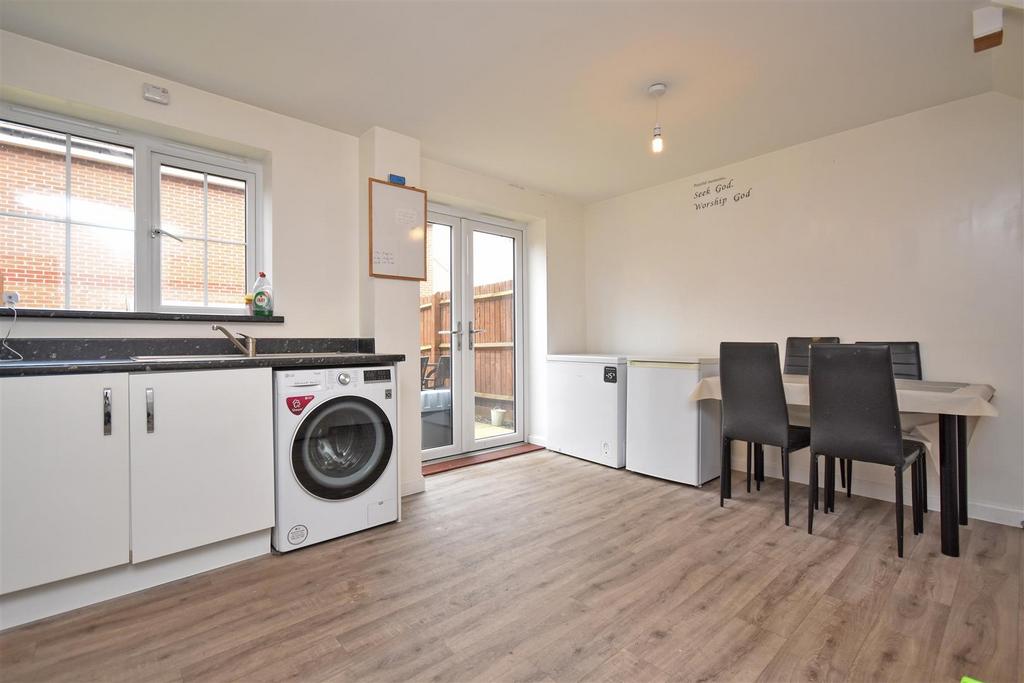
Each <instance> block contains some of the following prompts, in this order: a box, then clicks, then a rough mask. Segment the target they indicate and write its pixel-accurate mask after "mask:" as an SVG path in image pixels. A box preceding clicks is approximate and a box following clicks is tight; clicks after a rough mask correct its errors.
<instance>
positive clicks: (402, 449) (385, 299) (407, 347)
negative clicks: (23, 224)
mask: <svg viewBox="0 0 1024 683" xmlns="http://www.w3.org/2000/svg"><path fill="white" fill-rule="evenodd" d="M359 152H360V154H359V157H360V159H359V186H360V187H361V188H363V191H361V192H360V193H359V214H360V221H359V222H360V225H364V226H369V213H370V211H369V192H368V191H367V185H368V182H369V178H387V177H388V174H389V173H397V174H398V175H401V176H404V177H405V179H406V181H407V182H408V183H409V185H411V186H414V187H419V186H420V185H421V184H422V183H421V181H420V141H419V140H416V139H415V138H410V137H408V136H407V135H401V134H400V133H396V132H394V131H390V130H386V129H384V128H377V127H374V128H371V129H370V130H368V131H366V132H365V133H364V134H363V135H362V136H361V137H360V138H359ZM369 253H370V232H369V229H368V228H364V229H362V230H360V232H359V249H358V251H357V254H356V257H357V259H358V261H359V273H360V298H361V300H362V309H361V322H360V329H361V332H362V336H364V337H373V338H374V339H376V340H377V344H378V345H379V346H380V348H381V349H385V348H386V349H389V350H391V351H393V352H395V353H404V354H405V357H406V358H407V359H408V360H407V361H406V362H405V363H402V364H401V365H399V367H398V373H397V374H398V377H397V379H398V397H399V399H398V400H399V404H398V413H399V414H398V432H399V435H400V438H399V461H400V463H401V467H400V469H399V481H400V485H401V490H402V495H409V494H412V493H419V492H420V491H422V490H423V488H424V480H423V468H422V460H421V458H420V444H421V440H420V438H421V437H420V426H421V423H420V366H419V362H418V361H417V359H418V358H419V357H420V327H419V325H420V288H419V285H420V283H419V282H418V281H410V280H391V279H384V278H371V277H370V275H369V271H370V260H369V258H367V257H366V255H367V254H369Z"/></svg>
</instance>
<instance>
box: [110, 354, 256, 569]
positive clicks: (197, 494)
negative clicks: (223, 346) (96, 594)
mask: <svg viewBox="0 0 1024 683" xmlns="http://www.w3.org/2000/svg"><path fill="white" fill-rule="evenodd" d="M272 395H273V380H272V376H271V371H270V368H251V369H250V368H246V369H237V370H203V371H196V372H154V373H146V374H134V375H131V378H130V396H131V430H130V433H131V520H132V523H131V547H132V562H135V563H138V562H144V561H146V560H151V559H153V558H156V557H163V556H165V555H170V554H171V553H176V552H179V551H182V550H187V549H190V548H197V547H199V546H202V545H206V544H208V543H214V542H216V541H222V540H225V539H228V538H233V537H236V536H241V535H243V534H247V533H250V532H253V531H259V530H261V529H268V528H270V527H272V526H274V461H273V458H274V419H273V404H272Z"/></svg>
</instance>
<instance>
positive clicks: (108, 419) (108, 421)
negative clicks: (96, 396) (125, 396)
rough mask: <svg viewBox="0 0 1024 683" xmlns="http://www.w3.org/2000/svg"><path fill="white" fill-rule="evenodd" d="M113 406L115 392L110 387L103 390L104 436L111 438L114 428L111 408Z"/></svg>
mask: <svg viewBox="0 0 1024 683" xmlns="http://www.w3.org/2000/svg"><path fill="white" fill-rule="evenodd" d="M112 405H113V392H112V391H111V389H110V387H105V388H104V389H103V436H110V433H111V431H112V428H113V420H112V416H111V408H112Z"/></svg>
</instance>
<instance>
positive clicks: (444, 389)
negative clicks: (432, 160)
mask: <svg viewBox="0 0 1024 683" xmlns="http://www.w3.org/2000/svg"><path fill="white" fill-rule="evenodd" d="M427 250H428V253H427V261H428V266H427V281H426V282H424V283H422V285H421V287H420V391H421V393H420V398H421V411H422V412H421V419H422V426H423V437H422V451H423V459H424V460H434V459H437V458H443V457H447V456H451V455H458V454H460V453H468V452H472V451H478V450H482V449H486V448H493V447H495V446H502V445H506V444H510V443H516V442H519V441H523V440H524V435H525V425H524V424H523V416H524V414H525V411H524V406H523V394H524V392H523V367H524V366H523V358H524V353H523V351H524V349H523V320H524V318H523V291H522V289H523V287H522V283H523V280H522V273H523V257H522V252H523V231H522V229H520V228H516V227H512V226H509V225H495V224H492V223H487V222H483V221H480V220H475V219H471V218H463V217H459V216H453V215H448V214H443V213H437V212H431V213H430V214H429V215H428V233H427Z"/></svg>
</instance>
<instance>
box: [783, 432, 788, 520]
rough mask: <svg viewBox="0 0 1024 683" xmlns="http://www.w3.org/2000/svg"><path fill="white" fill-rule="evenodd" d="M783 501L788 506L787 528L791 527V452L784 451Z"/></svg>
mask: <svg viewBox="0 0 1024 683" xmlns="http://www.w3.org/2000/svg"><path fill="white" fill-rule="evenodd" d="M782 501H783V505H785V506H786V526H789V451H788V450H786V449H785V448H783V449H782Z"/></svg>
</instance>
